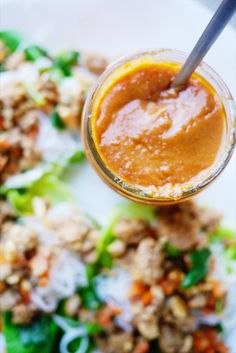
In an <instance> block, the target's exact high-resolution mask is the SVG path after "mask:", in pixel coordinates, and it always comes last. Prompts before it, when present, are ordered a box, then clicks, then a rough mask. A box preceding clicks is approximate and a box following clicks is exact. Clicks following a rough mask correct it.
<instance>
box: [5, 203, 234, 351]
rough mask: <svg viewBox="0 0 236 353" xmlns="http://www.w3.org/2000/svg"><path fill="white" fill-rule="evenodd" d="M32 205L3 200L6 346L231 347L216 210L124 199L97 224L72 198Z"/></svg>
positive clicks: (230, 272) (230, 301)
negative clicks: (26, 209) (16, 206)
mask: <svg viewBox="0 0 236 353" xmlns="http://www.w3.org/2000/svg"><path fill="white" fill-rule="evenodd" d="M33 205H34V208H33V213H32V214H31V215H28V216H17V215H16V214H15V212H14V210H13V209H12V208H11V206H10V205H9V204H8V203H6V201H2V202H1V225H0V227H1V228H0V229H1V242H0V259H1V261H0V274H1V276H0V283H1V285H0V293H1V294H0V308H1V311H2V323H1V325H2V331H3V336H2V338H3V337H4V341H5V345H6V347H7V352H9V353H11V352H15V351H16V347H17V352H20V353H21V352H26V353H27V352H38V351H39V349H43V351H44V352H61V353H68V352H84V353H86V352H93V353H94V352H101V353H121V352H122V353H123V352H133V353H142V352H143V353H145V352H163V353H171V352H173V353H175V352H178V353H180V352H182V353H188V352H194V353H201V352H204V353H208V352H215V353H226V352H233V349H234V348H233V347H235V334H234V332H235V327H236V326H235V318H233V317H232V312H233V310H235V299H234V298H235V290H236V278H235V273H236V261H235V260H236V259H235V249H236V247H235V234H233V233H231V232H229V231H228V230H224V229H222V228H221V227H220V223H219V222H220V218H219V216H218V215H217V214H216V213H214V212H211V211H209V210H206V209H201V208H199V207H197V206H196V205H195V204H194V203H193V202H186V203H183V204H179V205H175V206H166V207H161V208H158V209H157V208H152V207H148V206H146V207H144V206H140V205H136V204H132V203H129V204H122V205H118V207H117V209H115V210H114V212H113V216H112V217H111V220H110V223H109V224H108V225H107V227H106V228H105V229H103V228H101V227H99V226H98V225H97V224H96V223H95V222H94V221H93V220H91V219H89V218H88V217H87V216H86V215H84V214H83V213H82V211H81V210H79V209H78V208H77V206H75V205H71V204H69V203H59V204H57V205H56V206H54V207H51V206H50V204H49V203H48V202H47V201H45V200H44V199H42V198H37V197H36V198H34V202H33ZM179 239H181V242H180V241H179ZM232 250H233V251H232ZM49 342H50V343H49Z"/></svg>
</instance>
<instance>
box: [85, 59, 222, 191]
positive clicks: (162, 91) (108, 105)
mask: <svg viewBox="0 0 236 353" xmlns="http://www.w3.org/2000/svg"><path fill="white" fill-rule="evenodd" d="M178 70H179V67H178V66H177V65H176V64H168V63H153V62H152V63H145V64H140V65H138V66H136V67H134V68H133V69H132V70H129V71H128V72H123V73H122V74H121V75H120V76H119V77H117V78H116V79H115V80H114V81H112V82H110V85H109V86H108V87H107V89H106V90H105V91H104V92H103V95H101V97H100V98H99V101H98V103H97V104H96V106H95V108H94V109H93V111H92V115H91V117H92V133H93V137H94V140H95V145H96V148H97V150H98V152H99V154H100V156H101V158H102V160H103V162H104V163H105V165H106V166H107V168H108V169H109V170H110V171H112V172H113V174H114V175H116V176H117V177H119V178H120V179H121V180H123V181H124V182H126V183H128V184H129V185H133V186H138V187H139V188H140V187H143V188H153V187H154V188H165V187H167V186H168V187H171V186H176V185H179V186H180V187H183V186H185V185H188V184H193V183H194V182H195V181H196V180H199V179H200V178H201V177H202V176H203V175H205V174H206V173H209V171H210V169H211V167H212V166H213V165H214V163H215V162H216V160H217V158H218V157H219V154H220V152H221V149H222V145H223V141H224V138H225V135H226V117H225V111H224V108H223V106H222V104H221V101H220V99H219V97H218V96H217V94H216V92H215V91H214V89H213V87H212V86H211V85H210V84H209V83H208V82H207V81H206V80H204V79H203V78H202V77H201V76H199V75H198V74H196V73H195V74H194V75H192V77H191V79H190V80H189V82H188V84H187V86H186V87H185V88H184V89H182V90H181V91H179V92H176V91H174V90H171V89H167V87H168V86H169V84H170V82H171V80H172V79H173V77H174V76H175V75H176V73H177V71H178Z"/></svg>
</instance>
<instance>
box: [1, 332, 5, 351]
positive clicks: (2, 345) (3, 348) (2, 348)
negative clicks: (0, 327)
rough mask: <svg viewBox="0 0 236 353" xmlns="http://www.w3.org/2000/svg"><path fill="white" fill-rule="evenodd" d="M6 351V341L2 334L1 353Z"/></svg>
mask: <svg viewBox="0 0 236 353" xmlns="http://www.w3.org/2000/svg"><path fill="white" fill-rule="evenodd" d="M5 350H6V340H5V337H4V336H3V334H2V333H1V332H0V353H4V352H5Z"/></svg>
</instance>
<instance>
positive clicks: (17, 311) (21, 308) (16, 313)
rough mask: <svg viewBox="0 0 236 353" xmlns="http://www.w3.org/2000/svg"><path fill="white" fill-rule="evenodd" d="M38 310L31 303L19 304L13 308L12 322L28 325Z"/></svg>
mask: <svg viewBox="0 0 236 353" xmlns="http://www.w3.org/2000/svg"><path fill="white" fill-rule="evenodd" d="M35 313H36V310H35V308H34V307H33V306H31V305H30V304H27V305H26V304H17V305H15V306H14V308H13V310H12V322H13V323H14V324H17V325H27V324H29V323H30V322H31V321H32V319H33V317H34V315H35Z"/></svg>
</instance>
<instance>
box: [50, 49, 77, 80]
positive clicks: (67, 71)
mask: <svg viewBox="0 0 236 353" xmlns="http://www.w3.org/2000/svg"><path fill="white" fill-rule="evenodd" d="M78 59H79V52H78V51H74V50H72V51H65V52H62V53H60V54H58V55H57V56H56V59H55V62H54V67H55V68H56V69H57V70H58V69H59V70H61V72H62V73H63V75H64V76H71V68H72V67H73V66H74V65H76V64H77V62H78Z"/></svg>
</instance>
